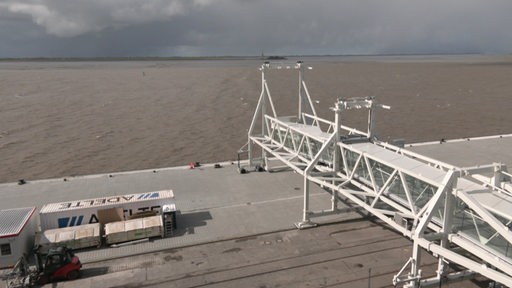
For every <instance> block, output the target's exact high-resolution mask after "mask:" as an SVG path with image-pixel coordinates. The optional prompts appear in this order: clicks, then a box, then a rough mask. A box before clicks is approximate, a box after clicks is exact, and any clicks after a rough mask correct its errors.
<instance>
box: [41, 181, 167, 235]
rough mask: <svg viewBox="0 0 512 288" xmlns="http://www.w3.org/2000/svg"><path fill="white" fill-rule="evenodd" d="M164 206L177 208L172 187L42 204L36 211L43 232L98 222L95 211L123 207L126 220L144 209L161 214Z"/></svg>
mask: <svg viewBox="0 0 512 288" xmlns="http://www.w3.org/2000/svg"><path fill="white" fill-rule="evenodd" d="M164 205H169V206H170V207H171V210H173V211H176V206H175V203H174V193H173V191H172V190H161V191H155V192H146V193H139V194H130V195H119V196H109V197H102V198H95V199H86V200H78V201H68V202H61V203H52V204H47V205H44V206H43V207H42V208H41V210H40V211H39V219H40V228H41V231H46V230H49V229H55V228H64V227H70V226H79V225H86V224H92V223H98V222H100V221H99V219H98V210H104V209H110V208H122V209H123V211H124V216H125V219H128V218H129V217H130V216H131V215H133V214H136V213H140V212H145V211H156V212H157V214H159V215H160V214H161V213H162V206H164Z"/></svg>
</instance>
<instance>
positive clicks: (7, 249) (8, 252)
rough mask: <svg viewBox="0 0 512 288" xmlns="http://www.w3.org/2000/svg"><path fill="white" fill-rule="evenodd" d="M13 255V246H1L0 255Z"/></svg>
mask: <svg viewBox="0 0 512 288" xmlns="http://www.w3.org/2000/svg"><path fill="white" fill-rule="evenodd" d="M11 254H12V253H11V244H9V243H7V244H2V245H0V255H2V256H5V255H11Z"/></svg>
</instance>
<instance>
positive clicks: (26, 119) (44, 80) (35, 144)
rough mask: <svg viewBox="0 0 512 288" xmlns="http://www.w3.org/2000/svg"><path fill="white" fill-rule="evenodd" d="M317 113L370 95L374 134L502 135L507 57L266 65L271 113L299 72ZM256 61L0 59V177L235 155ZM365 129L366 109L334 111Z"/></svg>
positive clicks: (289, 98) (250, 105) (254, 89)
mask: <svg viewBox="0 0 512 288" xmlns="http://www.w3.org/2000/svg"><path fill="white" fill-rule="evenodd" d="M298 60H302V61H304V65H306V66H311V67H312V69H308V70H306V73H305V80H306V83H307V86H308V90H309V92H310V94H311V97H312V98H313V101H314V103H315V105H316V106H315V107H316V109H317V112H318V114H319V115H320V116H322V117H324V118H326V119H328V120H333V119H334V114H333V113H332V111H331V110H329V108H330V107H332V106H334V102H335V101H336V99H338V98H350V97H364V96H375V97H376V99H377V101H378V102H380V103H383V104H387V105H390V106H391V107H392V108H391V110H382V111H378V115H377V130H378V133H379V137H380V138H381V139H382V140H385V141H389V140H393V139H397V138H401V139H405V140H406V141H407V142H408V143H413V142H423V141H435V140H440V139H443V138H444V139H454V138H465V137H476V136H487V135H496V134H510V133H512V113H510V112H511V111H512V56H508V55H448V56H443V55H437V56H345V57H340V56H337V57H292V58H289V59H286V60H279V61H277V62H282V67H283V69H278V70H271V71H268V72H267V73H266V77H267V79H268V84H269V88H270V92H271V96H272V98H273V100H274V103H275V106H276V109H277V113H278V116H288V115H294V114H296V113H297V110H298V102H297V98H298V96H297V95H298V87H299V85H298V73H297V71H296V70H294V69H286V67H287V66H290V67H293V63H295V62H296V61H298ZM262 62H263V60H261V59H254V58H251V59H214V60H207V59H201V60H161V61H160V60H150V61H74V62H73V61H0V103H1V104H0V161H1V162H2V169H0V182H14V181H17V180H19V179H25V180H35V179H45V178H54V177H69V176H75V175H87V174H98V173H108V172H120V171H130V170H138V169H155V168H161V167H169V166H182V165H187V164H188V163H190V162H202V163H207V162H208V163H215V162H219V161H234V160H235V159H236V158H237V151H238V150H239V149H240V147H242V146H243V145H244V144H245V143H246V142H247V129H248V128H249V125H250V122H251V119H252V116H253V113H254V110H255V107H256V104H257V101H258V98H259V96H260V93H261V72H260V71H259V67H260V66H261V64H262ZM342 120H343V123H344V124H345V125H349V126H354V127H356V128H362V127H364V125H365V123H366V113H365V112H361V111H359V112H356V111H349V112H347V113H346V114H343V115H342Z"/></svg>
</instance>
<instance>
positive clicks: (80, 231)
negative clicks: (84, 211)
mask: <svg viewBox="0 0 512 288" xmlns="http://www.w3.org/2000/svg"><path fill="white" fill-rule="evenodd" d="M35 245H36V247H39V252H40V253H42V254H46V253H48V250H49V249H50V248H53V247H59V246H65V247H67V248H70V249H73V250H75V249H80V248H87V247H100V246H101V236H100V224H99V223H93V224H87V225H80V226H73V227H66V228H58V229H50V230H46V231H44V232H37V233H36V240H35Z"/></svg>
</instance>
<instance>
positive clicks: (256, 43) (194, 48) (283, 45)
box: [0, 0, 512, 58]
mask: <svg viewBox="0 0 512 288" xmlns="http://www.w3.org/2000/svg"><path fill="white" fill-rule="evenodd" d="M511 12H512V1H510V0H451V1H450V0H430V1H427V0H417V1H413V0H387V1H386V0H380V1H379V0H346V1H344V0H315V1H311V0H310V1H307V0H85V1H84V0H0V39H1V40H0V57H2V58H5V57H116V56H117V57H128V56H229V55H233V56H239V55H240V56H257V55H260V54H261V53H265V55H345V54H372V55H373V54H453V53H487V54H509V53H512V33H511V32H510V31H511V30H512V29H511V28H512V17H511V16H510V15H511V14H512V13H511Z"/></svg>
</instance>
